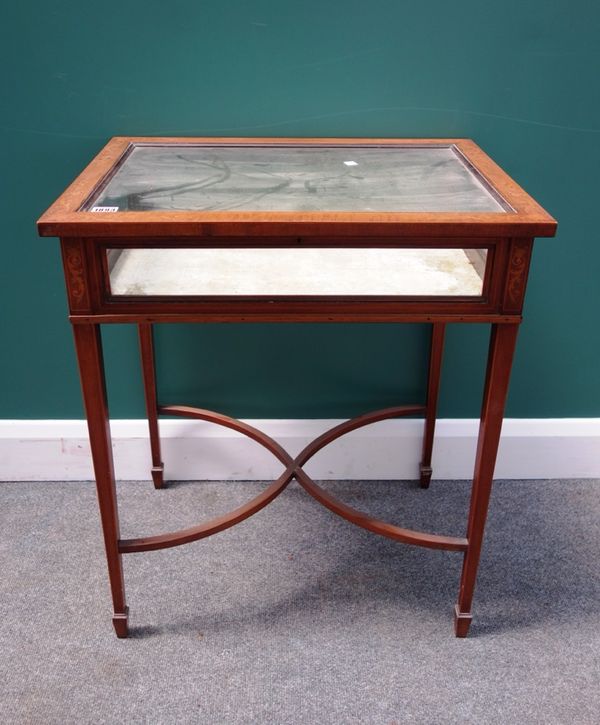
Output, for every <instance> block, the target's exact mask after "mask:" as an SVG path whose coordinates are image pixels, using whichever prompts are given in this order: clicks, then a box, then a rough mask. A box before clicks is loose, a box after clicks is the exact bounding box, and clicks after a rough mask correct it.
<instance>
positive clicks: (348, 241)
mask: <svg viewBox="0 0 600 725" xmlns="http://www.w3.org/2000/svg"><path fill="white" fill-rule="evenodd" d="M182 141H185V142H186V143H189V144H206V145H211V144H212V145H215V144H221V145H244V144H251V145H259V146H263V145H264V146H265V147H267V148H268V147H269V146H294V145H315V146H318V145H329V146H330V145H349V146H352V145H354V146H356V145H360V146H369V145H376V146H390V147H394V146H398V145H400V146H410V145H436V144H439V145H446V146H447V145H452V146H453V148H454V149H455V150H456V152H457V153H458V154H460V155H462V157H463V158H464V159H465V163H467V164H469V165H470V166H471V167H472V169H473V170H474V171H475V172H476V173H477V174H478V175H480V177H481V178H482V179H484V180H485V181H486V183H488V184H489V185H490V186H491V187H492V188H493V189H494V190H495V193H497V194H498V195H499V197H501V198H502V199H503V200H504V202H505V203H506V204H507V206H508V211H507V212H506V213H491V212H478V213H475V212H470V213H460V212H436V213H422V212H418V213H417V212H410V213H407V212H385V213H372V212H223V211H219V212H164V211H148V212H138V211H131V212H129V211H128V212H118V213H112V214H98V213H94V212H89V211H81V210H80V209H81V207H82V206H83V205H84V204H85V202H86V200H88V199H90V198H91V196H92V195H93V194H94V193H95V192H96V190H97V189H98V188H99V187H100V185H101V184H102V182H103V181H104V180H105V179H106V177H107V174H109V173H110V171H111V169H113V168H114V167H115V165H116V164H119V163H120V161H122V159H123V158H124V155H125V154H126V153H127V151H128V149H130V148H131V144H134V143H146V144H148V143H149V144H163V143H175V142H182ZM38 228H39V231H40V234H41V235H43V236H58V237H60V239H61V248H62V255H63V265H64V271H65V279H66V286H67V294H68V300H69V310H70V320H71V323H72V325H73V332H74V337H75V346H76V351H77V359H78V363H79V371H80V377H81V384H82V390H83V399H84V404H85V410H86V415H87V421H88V427H89V434H90V443H91V450H92V458H93V463H94V472H95V477H96V486H97V492H98V500H99V507H100V516H101V520H102V528H103V533H104V541H105V547H106V556H107V561H108V571H109V579H110V586H111V591H112V599H113V610H114V616H113V624H114V627H115V631H116V634H117V636H118V637H126V636H127V634H128V607H127V604H126V600H125V587H124V581H123V569H122V555H123V554H127V553H132V552H140V551H149V550H153V549H160V548H165V547H169V546H176V545H180V544H183V543H187V542H189V541H194V540H197V539H200V538H203V537H206V536H209V535H211V534H213V533H216V532H218V531H221V530H223V529H225V528H228V527H230V526H233V525H234V524H236V523H238V522H240V521H242V520H243V519H245V518H247V517H248V516H250V515H252V514H254V513H256V512H257V511H259V510H260V509H261V508H263V507H264V506H266V505H267V504H268V503H269V502H271V501H272V500H273V499H274V498H275V497H276V496H277V495H279V494H280V493H281V492H282V491H283V490H284V489H285V487H286V486H287V484H288V483H289V482H290V481H291V480H293V479H296V480H297V481H298V482H299V483H300V485H301V486H302V487H303V488H304V489H305V490H306V491H307V492H308V493H309V494H311V495H312V496H313V497H314V498H315V499H316V500H318V501H319V502H320V503H322V504H323V505H325V506H327V507H328V508H329V509H331V510H332V511H334V512H335V513H337V514H339V515H340V516H343V517H344V518H346V519H348V520H350V521H352V522H353V523H355V524H357V525H359V526H361V527H363V528H366V529H368V530H370V531H373V532H374V533H377V534H380V535H383V536H386V537H388V538H392V539H395V540H397V541H401V542H405V543H410V544H416V545H419V546H425V547H429V548H434V549H446V550H453V551H460V552H462V553H463V568H462V574H461V579H460V588H459V594H458V601H457V604H456V607H455V632H456V635H457V636H459V637H465V636H466V635H467V633H468V630H469V626H470V623H471V619H472V614H471V609H472V599H473V591H474V587H475V579H476V574H477V568H478V563H479V558H480V553H481V545H482V540H483V534H484V527H485V520H486V516H487V510H488V502H489V498H490V493H491V488H492V481H493V473H494V466H495V461H496V454H497V450H498V443H499V439H500V432H501V427H502V419H503V413H504V406H505V401H506V397H507V393H508V384H509V377H510V370H511V366H512V360H513V354H514V350H515V344H516V339H517V332H518V329H519V324H520V322H521V314H522V307H523V300H524V296H525V289H526V284H527V275H528V270H529V263H530V258H531V252H532V247H533V240H534V237H535V236H552V235H554V233H555V230H556V222H555V221H554V219H552V217H551V216H549V215H548V214H547V213H546V212H545V211H544V210H543V209H542V208H541V207H540V206H539V205H538V204H537V203H536V202H535V201H534V200H533V199H532V198H531V197H529V196H528V195H527V194H526V193H525V192H524V191H523V190H522V189H521V188H520V187H519V186H518V185H517V184H515V182H514V181H512V180H511V179H510V178H509V177H508V176H507V175H506V174H505V173H504V172H503V171H502V170H501V169H500V168H499V167H498V166H497V165H496V164H495V163H494V162H493V161H492V160H491V159H489V157H487V156H486V155H485V154H484V153H483V152H482V151H481V150H480V149H479V148H478V147H477V146H476V145H475V144H474V143H473V142H472V141H469V140H465V139H427V140H423V139H231V138H227V139H214V138H210V139H207V138H201V139H160V138H153V139H147V138H115V139H112V140H111V141H110V142H109V144H108V145H107V146H106V147H105V148H104V149H103V150H102V151H101V152H100V154H99V155H98V156H97V157H96V158H95V159H94V160H93V161H92V163H91V164H90V165H89V166H88V167H87V168H86V169H85V170H84V171H83V172H82V174H81V175H80V176H79V177H78V178H77V179H76V180H75V181H74V182H73V184H71V186H70V187H69V188H68V189H67V190H66V191H65V192H64V193H63V194H62V195H61V196H60V197H59V199H58V200H57V201H56V202H55V203H54V204H53V205H52V206H51V207H50V209H48V211H47V212H46V213H45V214H44V215H43V216H42V217H41V218H40V220H39V221H38ZM169 245H172V246H176V247H182V246H183V247H185V246H187V247H210V248H216V247H252V248H255V247H367V246H369V247H382V248H383V247H432V248H443V247H465V246H466V247H481V248H485V249H487V253H488V263H487V266H486V277H485V279H484V284H483V293H482V295H481V297H478V298H466V297H437V298H428V299H423V298H417V297H415V298H408V297H402V298H399V297H381V298H373V297H370V298H365V297H362V298H361V297H352V296H346V297H343V298H336V299H332V298H325V297H322V298H310V299H308V298H305V297H301V296H297V297H294V296H287V297H279V298H275V299H270V298H263V297H252V298H241V299H232V298H226V299H215V298H214V297H186V298H184V299H174V298H159V297H154V298H152V297H136V298H127V299H124V298H116V297H111V294H110V290H109V289H108V285H107V269H106V253H105V252H106V249H107V248H114V247H119V246H127V247H144V248H147V247H152V246H155V247H164V246H169ZM170 322H286V323H289V322H295V323H299V322H411V323H413V322H418V323H429V324H431V328H432V339H431V354H430V363H429V382H428V389H427V400H426V401H425V403H424V404H419V405H409V406H398V407H391V408H386V409H384V410H379V411H374V412H371V413H367V414H365V415H363V416H359V417H358V418H354V419H352V420H349V421H346V422H345V423H343V424H341V425H339V426H337V427H336V428H334V429H332V430H331V431H328V432H326V433H324V434H323V435H321V436H319V437H318V438H317V439H315V440H314V441H313V442H312V443H310V444H309V445H308V446H307V447H306V448H305V449H304V450H303V451H302V452H301V453H300V454H299V455H298V456H296V457H295V458H292V457H291V456H290V455H289V454H288V453H287V452H286V451H285V450H283V448H281V446H279V444H277V443H276V442H275V441H274V440H272V439H271V438H269V437H268V436H267V435H266V434H264V433H262V432H261V431H258V430H256V429H255V428H253V427H251V426H250V425H248V424H246V423H243V422H241V421H237V420H234V419H232V418H229V417H227V416H224V415H222V414H220V413H215V412H212V411H207V410H202V409H198V408H191V407H187V406H178V405H161V404H159V402H158V398H157V393H156V374H155V368H154V346H153V335H152V328H153V325H154V323H170ZM467 322H483V323H488V324H490V325H491V337H490V346H489V353H488V362H487V373H486V380H485V387H484V394H483V403H482V409H481V420H480V428H479V437H478V443H477V454H476V461H475V470H474V475H473V486H472V493H471V503H470V510H469V516H468V522H467V527H466V536H465V537H464V538H459V537H450V536H441V535H438V534H429V533H424V532H419V531H412V530H409V529H403V528H401V527H398V526H394V525H391V524H388V523H385V522H382V521H379V520H376V519H373V518H371V517H370V516H368V515H366V514H364V513H362V512H360V511H357V510H355V509H352V508H351V507H349V506H347V505H345V504H343V503H342V502H340V501H338V500H337V499H335V498H334V497H333V496H331V495H330V494H329V493H328V492H327V491H325V490H324V489H323V488H322V487H320V486H319V485H317V484H316V483H315V482H314V481H313V480H312V479H311V478H310V477H309V476H308V474H307V473H306V472H305V471H304V470H303V466H304V464H305V463H306V462H307V461H308V460H309V459H310V457H311V456H313V455H314V454H315V453H316V452H317V451H318V450H320V449H321V448H322V447H323V446H325V445H327V444H328V443H330V442H331V441H333V440H335V439H336V438H338V437H339V436H340V435H342V434H344V433H347V432H349V431H351V430H355V429H357V428H359V427H361V426H364V425H367V424H369V423H373V422H376V421H380V420H384V419H389V418H397V417H400V416H402V415H423V417H424V419H425V430H424V439H423V453H422V458H421V466H420V483H421V486H422V487H423V488H426V487H427V486H428V485H429V482H430V480H431V476H432V469H431V454H432V447H433V438H434V429H435V419H436V405H437V398H438V390H439V378H440V369H441V361H442V351H443V341H444V331H445V326H446V324H447V323H467ZM106 323H111V324H117V323H135V324H136V325H137V326H138V331H139V338H140V349H141V359H142V371H143V380H144V390H145V398H146V407H147V414H148V422H149V430H150V443H151V453H152V468H151V471H152V478H153V481H154V485H155V486H156V487H157V488H160V487H161V486H162V485H163V463H162V458H161V452H160V439H159V431H158V415H176V416H184V417H191V418H199V419H202V420H206V421H211V422H213V423H217V424H219V425H223V426H226V427H229V428H232V429H234V430H237V431H239V432H241V433H244V434H245V435H247V436H249V437H250V438H252V439H254V440H255V441H257V442H258V443H259V444H261V445H263V446H264V447H265V448H266V449H268V450H269V451H270V452H271V453H272V454H273V455H274V456H275V457H276V458H277V459H278V460H279V461H281V463H282V465H283V466H284V471H283V472H282V474H281V475H280V476H279V478H278V479H277V480H276V481H274V482H273V483H271V484H270V486H268V487H267V488H266V489H265V491H263V492H262V493H261V494H260V495H259V496H257V497H256V498H255V499H253V500H252V501H250V502H248V503H247V504H246V505H244V506H242V507H240V508H238V509H236V510H235V511H232V512H230V513H229V514H227V515H225V516H221V517H219V518H217V519H213V520H212V521H209V522H206V523H204V524H201V525H199V526H196V527H192V528H189V529H185V530H182V531H178V532H173V533H167V534H162V535H158V536H149V537H145V538H141V539H124V538H121V534H120V530H119V516H118V509H117V498H116V488H115V476H114V469H113V460H112V447H111V435H110V425H109V413H108V404H107V397H106V386H105V376H104V361H103V353H102V343H101V335H100V325H101V324H106Z"/></svg>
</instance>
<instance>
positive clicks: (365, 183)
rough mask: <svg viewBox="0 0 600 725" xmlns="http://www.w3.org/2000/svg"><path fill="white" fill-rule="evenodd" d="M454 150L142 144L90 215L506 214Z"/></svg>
mask: <svg viewBox="0 0 600 725" xmlns="http://www.w3.org/2000/svg"><path fill="white" fill-rule="evenodd" d="M508 208H509V207H508V206H506V205H503V202H502V201H501V199H500V197H499V196H498V195H497V194H495V193H494V192H493V191H492V190H491V188H490V187H489V186H488V185H487V184H486V182H484V181H483V180H482V179H481V178H480V177H479V176H478V175H477V173H476V172H475V171H474V169H473V168H472V167H471V166H469V165H468V163H466V162H465V160H464V159H463V157H462V156H461V155H459V154H458V153H457V152H456V151H455V150H454V148H453V147H451V146H447V147H444V146H439V145H438V146H416V147H407V146H404V147H402V146H401V147H391V146H387V147H364V146H350V147H348V146H346V147H340V146H331V147H314V146H312V147H310V146H308V147H277V146H271V147H264V146H263V147H261V146H256V147H251V146H250V147H248V146H246V147H240V146H233V147H232V146H198V145H195V146H194V145H182V144H169V145H163V146H160V145H155V146H150V145H148V146H144V145H136V146H134V147H133V149H132V151H131V152H130V153H129V155H128V156H127V157H126V158H125V160H124V161H123V163H122V164H121V166H119V167H118V169H117V170H116V172H115V173H114V175H113V176H112V178H110V179H109V181H108V182H107V184H106V185H105V186H104V188H102V189H101V191H100V192H99V193H98V194H96V196H95V197H94V198H93V200H92V201H91V202H90V203H88V204H86V205H85V209H91V210H92V211H93V210H96V211H128V210H129V211H152V210H176V211H177V210H179V211H182V210H188V211H189V210H192V211H228V210H236V211H370V212H386V211H388V212H403V211H404V212H448V211H456V212H503V211H506V209H508Z"/></svg>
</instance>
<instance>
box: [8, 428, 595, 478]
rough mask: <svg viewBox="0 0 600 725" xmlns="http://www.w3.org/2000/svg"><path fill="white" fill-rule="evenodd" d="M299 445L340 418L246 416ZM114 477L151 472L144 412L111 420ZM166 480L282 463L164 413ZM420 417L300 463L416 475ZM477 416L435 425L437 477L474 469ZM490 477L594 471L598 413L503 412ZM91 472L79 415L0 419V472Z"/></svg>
mask: <svg viewBox="0 0 600 725" xmlns="http://www.w3.org/2000/svg"><path fill="white" fill-rule="evenodd" d="M247 422H249V423H250V424H252V425H254V426H255V427H257V428H260V429H261V430H263V431H265V433H267V434H268V435H270V436H271V437H273V438H274V439H275V440H277V441H278V442H280V443H281V444H282V445H283V447H284V448H285V449H286V450H287V451H288V452H289V453H290V454H296V453H298V452H299V451H300V450H301V449H302V448H303V447H304V446H305V445H306V444H307V443H308V442H309V441H311V440H312V439H314V438H315V437H316V436H317V435H319V434H320V433H321V432H323V431H324V430H327V429H328V428H330V427H332V426H333V425H336V424H337V423H339V422H340V421H338V420H252V421H247ZM111 429H112V435H113V449H114V459H115V470H116V475H117V478H118V479H119V480H143V479H149V478H150V465H151V464H150V448H149V443H148V435H147V425H146V421H144V420H114V421H112V423H111ZM160 429H161V438H162V453H163V461H164V464H165V478H166V479H167V480H169V479H171V480H222V479H233V480H266V479H274V478H276V477H277V476H278V475H279V474H280V473H281V471H282V466H281V464H280V463H279V462H278V461H277V460H275V459H274V458H273V456H272V455H271V454H270V453H269V452H268V451H266V450H265V449H263V448H262V447H261V446H259V445H258V444H256V443H254V442H253V441H251V440H249V439H248V438H246V437H244V436H242V435H240V434H238V433H235V432H234V431H230V430H228V429H226V428H222V427H218V426H215V425H212V424H209V423H205V422H203V421H192V420H182V419H179V420H173V419H167V420H161V421H160ZM422 431H423V422H422V421H421V420H386V421H382V422H381V423H375V424H373V425H370V426H368V427H365V428H361V429H359V430H357V431H354V432H353V433H349V434H347V435H345V436H343V437H342V438H340V439H338V440H337V441H335V442H334V443H332V444H330V445H329V446H327V447H326V448H324V449H323V450H322V451H321V452H320V453H318V454H317V456H315V458H314V459H313V460H312V461H310V462H309V463H307V464H306V466H305V468H306V471H307V472H308V473H309V474H310V475H311V476H313V477H314V478H316V479H371V480H375V479H404V480H406V479H415V478H417V477H418V466H419V462H420V452H421V451H420V446H421V436H422ZM477 431H478V421H476V420H452V419H442V420H439V421H438V424H437V428H436V440H435V445H434V456H433V478H434V479H468V478H471V476H472V473H473V462H474V457H475V443H476V437H477ZM495 477H496V478H516V479H526V478H600V418H561V419H527V420H523V419H507V420H505V422H504V427H503V431H502V441H501V443H500V451H499V456H498V463H497V466H496V474H495ZM92 478H93V473H92V465H91V460H90V449H89V443H88V439H87V428H86V424H85V422H84V421H82V420H0V480H3V481H55V480H56V481H58V480H60V481H65V480H70V481H79V480H89V479H92Z"/></svg>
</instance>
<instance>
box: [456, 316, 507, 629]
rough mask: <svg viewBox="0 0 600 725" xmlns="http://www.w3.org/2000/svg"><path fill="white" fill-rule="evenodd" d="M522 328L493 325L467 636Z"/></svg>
mask: <svg viewBox="0 0 600 725" xmlns="http://www.w3.org/2000/svg"><path fill="white" fill-rule="evenodd" d="M518 330H519V326H518V325H517V324H494V325H492V334H491V339H490V348H489V353H488V364H487V374H486V381H485V388H484V394H483V405H482V410H481V420H480V424H479V437H478V440H477V455H476V458H475V473H474V476H473V489H472V492H471V505H470V509H469V521H468V525H467V541H468V546H467V550H466V551H465V554H464V559H463V567H462V574H461V579H460V590H459V594H458V602H457V604H456V607H455V611H454V615H455V616H454V629H455V633H456V636H457V637H466V636H467V634H468V632H469V626H470V624H471V620H472V614H471V605H472V602H473V591H474V589H475V579H476V577H477V567H478V565H479V557H480V554H481V544H482V541H483V531H484V527H485V521H486V517H487V510H488V504H489V500H490V494H491V491H492V480H493V475H494V468H495V465H496V455H497V453H498V444H499V442H500V432H501V430H502V420H503V416H504V406H505V403H506V396H507V393H508V382H509V378H510V370H511V366H512V360H513V355H514V350H515V344H516V341H517V333H518Z"/></svg>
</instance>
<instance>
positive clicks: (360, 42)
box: [0, 0, 600, 418]
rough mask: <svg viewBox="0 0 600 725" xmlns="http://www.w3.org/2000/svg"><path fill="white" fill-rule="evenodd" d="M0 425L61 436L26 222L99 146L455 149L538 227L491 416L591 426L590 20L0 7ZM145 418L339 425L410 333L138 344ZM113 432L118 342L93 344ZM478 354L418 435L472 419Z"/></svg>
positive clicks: (593, 184)
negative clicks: (145, 368) (344, 144)
mask: <svg viewBox="0 0 600 725" xmlns="http://www.w3.org/2000/svg"><path fill="white" fill-rule="evenodd" d="M0 33H2V36H3V37H2V39H1V45H0V49H1V50H0V52H1V53H2V55H3V58H2V64H1V68H2V76H1V77H2V85H3V93H2V97H3V105H2V122H1V123H2V128H3V142H2V144H1V145H0V155H1V162H0V169H1V172H0V174H1V180H0V183H1V184H2V189H1V193H0V207H1V208H0V211H1V217H0V218H1V219H2V222H3V229H2V266H1V269H0V274H1V275H2V304H1V306H0V321H1V325H2V329H1V330H0V335H1V336H0V340H1V342H2V352H1V353H0V366H1V367H0V417H2V418H79V417H82V409H81V404H80V397H79V386H78V382H77V376H76V369H75V362H74V353H73V346H72V340H71V333H70V329H69V325H68V323H67V321H66V305H65V296H64V288H63V280H62V272H61V267H60V260H59V252H58V242H57V241H56V240H53V239H39V238H38V237H37V236H36V230H35V226H34V222H35V220H36V218H37V217H38V215H39V214H40V213H41V212H42V211H43V210H44V209H45V208H46V207H47V206H48V205H49V204H50V203H51V202H52V201H53V200H54V199H55V197H56V196H57V195H58V194H59V193H60V192H61V191H62V190H63V188H64V187H65V185H66V184H68V183H69V182H70V181H71V179H72V178H73V177H74V176H75V175H76V174H77V173H78V172H79V171H80V170H81V168H82V167H83V166H84V165H85V164H86V163H87V162H88V160H89V159H90V158H91V157H92V156H93V155H94V154H95V153H96V152H97V151H98V150H99V149H100V148H101V147H102V146H103V145H104V143H105V142H106V140H107V139H108V138H109V137H111V136H113V135H186V134H187V135H204V134H206V135H210V134H215V135H224V136H227V135H249V136H250V135H256V136H261V135H262V136H269V135H292V136H311V135H312V136H317V135H318V136H373V135H376V136H390V137H393V136H466V137H471V138H473V139H475V141H477V142H478V143H479V144H480V145H481V146H482V147H483V148H484V149H485V150H486V151H487V152H488V153H489V154H490V155H491V156H492V157H493V158H495V159H496V161H498V162H499V163H500V165H501V166H503V167H504V168H505V169H506V170H507V171H508V172H509V173H510V174H511V175H512V176H513V177H514V178H515V179H516V180H517V181H519V182H520V183H521V184H522V185H523V186H524V187H525V188H526V189H527V190H528V191H529V192H530V193H531V194H532V195H533V196H534V197H536V198H537V199H538V201H539V202H540V203H541V204H542V205H543V206H545V207H546V208H547V209H548V210H549V211H550V212H551V213H552V214H553V215H554V216H555V217H556V218H557V219H558V220H559V233H558V236H557V237H556V238H555V239H551V240H539V241H538V243H537V245H536V251H535V255H534V264H533V268H532V274H531V278H530V285H529V292H528V299H527V303H526V309H525V314H526V321H525V323H524V325H523V327H522V334H521V338H520V345H519V349H518V354H517V360H516V366H515V371H514V377H513V385H512V390H511V396H510V401H509V408H508V415H510V416H514V417H571V416H598V415H600V394H599V393H600V375H599V374H598V363H597V360H598V357H599V356H600V335H599V333H598V328H599V325H598V321H597V318H598V301H599V295H598V278H599V276H600V275H599V273H600V244H598V240H597V232H596V228H597V226H596V223H595V221H596V217H597V208H598V172H599V171H600V97H599V93H600V92H599V87H600V84H599V83H598V68H599V64H600V57H599V56H600V53H599V46H598V37H600V4H598V3H597V2H592V1H591V0H590V2H583V1H582V0H579V2H577V1H575V0H570V1H568V0H564V1H558V0H507V1H505V2H503V3H492V2H486V1H485V0H466V1H463V2H458V3H448V2H447V0H429V1H428V0H423V2H420V3H404V2H399V1H398V0H379V1H377V0H376V1H375V2H369V3H367V2H363V1H361V2H358V1H356V0H345V1H344V2H341V0H338V2H326V1H324V0H320V1H319V2H316V1H314V0H305V1H304V2H293V1H286V2H283V1H282V0H279V1H278V2H275V0H258V1H256V2H241V1H239V0H238V1H232V2H225V1H224V0H221V1H220V2H217V0H212V2H202V1H201V0H171V2H168V3H166V2H158V1H157V0H145V2H127V1H126V0H125V1H121V2H119V3H117V2H112V1H111V0H108V1H107V2H104V3H102V4H101V5H98V6H95V5H89V4H86V3H81V2H74V1H72V0H56V1H55V2H53V3H44V2H41V1H39V0H38V2H33V3H21V4H17V3H13V4H12V6H11V7H9V8H5V9H4V11H3V16H2V30H1V31H0ZM157 337H158V346H159V349H158V364H159V373H160V378H161V384H160V388H161V393H162V397H163V399H165V402H190V403H191V402H195V403H198V404H203V405H207V406H212V407H215V408H219V409H222V410H224V411H226V412H229V413H233V414H237V415H241V416H247V417H342V416H345V415H350V414H353V413H356V412H359V411H360V410H364V409H366V408H370V407H373V406H378V405H387V404H392V403H397V402H408V401H410V400H413V399H415V398H418V397H419V396H420V395H422V391H423V375H422V366H423V362H424V360H425V353H426V330H425V329H424V328H421V327H418V326H398V325H373V326H364V325H355V326H352V325H331V326H327V325H321V326H320V325H297V326H276V325H272V326H269V325H257V326H251V325H248V326H239V325H222V326H220V325H209V326H204V327H201V326H194V327H183V326H173V327H170V328H167V327H161V328H160V329H159V330H158V334H157ZM105 342H106V353H107V358H108V369H109V373H110V376H111V383H110V395H111V412H112V415H113V416H114V417H125V418H126V417H138V416H141V415H142V413H143V406H142V399H141V386H140V382H139V377H138V360H137V348H136V338H135V330H134V328H132V327H129V326H124V327H121V328H110V329H108V330H107V331H106V334H105ZM486 344H487V330H486V329H485V328H484V327H480V326H462V327H452V328H451V329H450V332H449V339H448V346H447V355H446V365H445V370H444V379H443V389H442V396H441V411H440V413H441V415H442V416H445V417H461V416H465V417H470V416H475V415H477V413H478V406H479V397H480V392H481V379H482V367H483V360H484V355H485V348H486Z"/></svg>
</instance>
